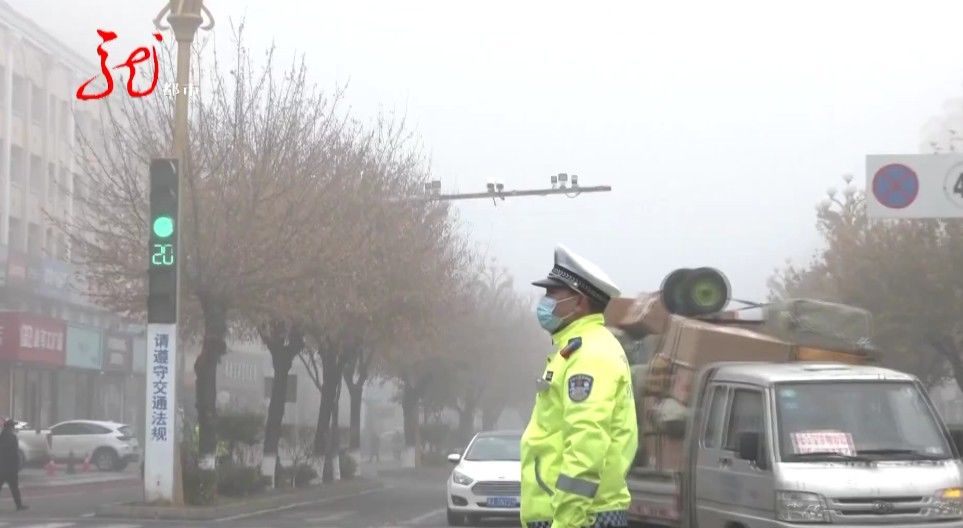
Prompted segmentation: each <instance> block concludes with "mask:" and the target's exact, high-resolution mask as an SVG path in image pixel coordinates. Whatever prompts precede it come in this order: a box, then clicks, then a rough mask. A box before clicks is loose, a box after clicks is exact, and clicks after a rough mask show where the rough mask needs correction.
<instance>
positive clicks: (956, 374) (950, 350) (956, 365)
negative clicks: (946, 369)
mask: <svg viewBox="0 0 963 528" xmlns="http://www.w3.org/2000/svg"><path fill="white" fill-rule="evenodd" d="M932 345H933V348H935V349H936V351H937V352H939V354H940V355H941V356H943V359H945V360H946V362H947V363H949V364H950V369H951V370H952V371H953V379H954V380H956V385H957V386H958V387H959V388H960V391H963V357H960V349H959V347H958V346H956V343H955V342H954V341H953V340H952V339H951V338H943V339H940V340H938V341H935V342H932Z"/></svg>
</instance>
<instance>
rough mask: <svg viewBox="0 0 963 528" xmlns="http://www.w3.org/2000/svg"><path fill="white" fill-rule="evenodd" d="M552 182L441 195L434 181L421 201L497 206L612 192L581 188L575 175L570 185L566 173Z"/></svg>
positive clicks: (599, 187) (492, 185)
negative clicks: (513, 200)
mask: <svg viewBox="0 0 963 528" xmlns="http://www.w3.org/2000/svg"><path fill="white" fill-rule="evenodd" d="M550 181H551V183H552V186H551V187H549V188H545V189H520V190H505V185H504V184H502V183H495V182H489V183H488V189H487V190H486V191H485V192H477V193H454V194H441V182H440V181H439V180H432V181H430V182H427V183H425V196H424V197H423V198H421V200H423V201H426V202H435V201H437V202H448V201H453V200H477V199H479V198H491V200H492V203H494V204H496V205H497V204H498V202H497V200H502V201H504V200H505V198H518V197H522V196H550V195H554V194H562V195H565V196H567V197H569V198H576V197H577V196H579V195H580V194H587V193H597V192H610V191H611V190H612V187H611V186H608V185H597V186H593V187H581V186H579V184H578V175H577V174H573V175H572V176H571V185H569V175H568V174H566V173H564V172H561V173H559V174H557V175H553V176H552V177H551V180H550Z"/></svg>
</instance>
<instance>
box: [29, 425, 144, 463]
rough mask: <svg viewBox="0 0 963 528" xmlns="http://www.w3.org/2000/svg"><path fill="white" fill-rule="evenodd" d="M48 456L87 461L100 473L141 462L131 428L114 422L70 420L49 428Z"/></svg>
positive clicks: (63, 460) (58, 459)
mask: <svg viewBox="0 0 963 528" xmlns="http://www.w3.org/2000/svg"><path fill="white" fill-rule="evenodd" d="M47 441H48V446H49V448H48V449H49V451H50V456H51V457H52V458H53V459H54V460H56V461H58V462H65V461H67V460H68V459H70V458H71V457H73V460H74V461H75V462H78V463H79V462H82V461H83V460H85V459H86V458H87V457H88V456H90V462H91V464H93V465H94V466H96V467H97V469H99V470H101V471H123V469H124V468H126V467H127V464H129V463H131V462H138V461H139V460H140V446H139V445H138V443H137V437H136V436H134V433H133V431H132V430H131V428H130V426H128V425H125V424H122V423H117V422H100V421H93V420H70V421H67V422H60V423H59V424H57V425H54V426H53V427H51V428H50V431H49V433H48V437H47Z"/></svg>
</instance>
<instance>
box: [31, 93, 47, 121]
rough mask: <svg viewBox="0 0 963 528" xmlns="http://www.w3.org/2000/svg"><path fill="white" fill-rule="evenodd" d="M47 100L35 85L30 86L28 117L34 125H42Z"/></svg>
mask: <svg viewBox="0 0 963 528" xmlns="http://www.w3.org/2000/svg"><path fill="white" fill-rule="evenodd" d="M46 109H47V98H46V97H44V96H43V90H42V89H41V88H40V87H39V86H37V85H36V84H33V83H31V84H30V117H31V118H32V119H33V122H34V123H37V124H39V125H42V124H43V122H44V117H45V116H46V113H47V112H46Z"/></svg>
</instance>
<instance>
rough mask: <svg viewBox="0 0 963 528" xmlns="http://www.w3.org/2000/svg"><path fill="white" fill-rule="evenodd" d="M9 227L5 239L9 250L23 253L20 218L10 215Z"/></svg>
mask: <svg viewBox="0 0 963 528" xmlns="http://www.w3.org/2000/svg"><path fill="white" fill-rule="evenodd" d="M9 229H10V231H9V232H8V233H7V240H8V241H9V243H10V249H11V251H14V252H16V253H23V226H22V225H20V219H19V218H17V217H15V216H11V217H10V227H9Z"/></svg>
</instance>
